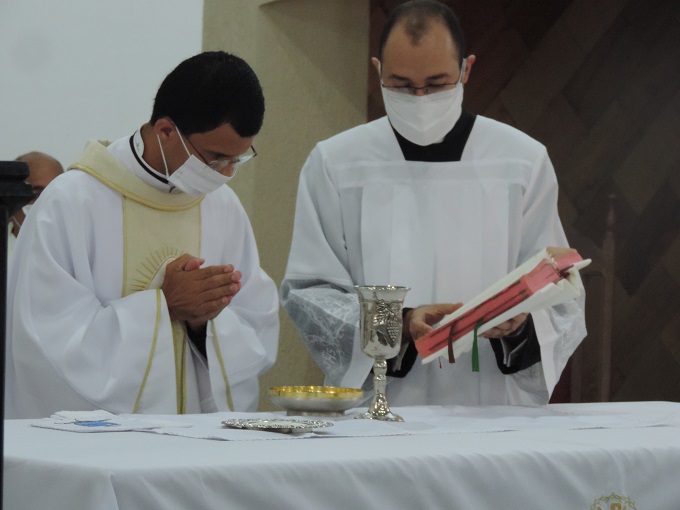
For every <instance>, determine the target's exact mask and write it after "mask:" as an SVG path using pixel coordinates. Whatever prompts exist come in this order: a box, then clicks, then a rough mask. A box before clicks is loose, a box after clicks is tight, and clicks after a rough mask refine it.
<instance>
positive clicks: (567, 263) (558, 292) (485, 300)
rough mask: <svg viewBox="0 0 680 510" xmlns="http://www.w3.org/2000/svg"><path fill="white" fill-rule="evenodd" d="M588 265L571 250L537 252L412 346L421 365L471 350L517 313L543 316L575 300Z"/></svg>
mask: <svg viewBox="0 0 680 510" xmlns="http://www.w3.org/2000/svg"><path fill="white" fill-rule="evenodd" d="M588 264H590V259H586V260H584V259H583V258H581V256H580V255H579V253H578V252H577V251H576V250H574V249H571V248H555V247H549V248H546V249H544V250H541V251H540V252H538V253H537V254H536V255H534V256H533V257H532V258H530V259H529V260H527V261H526V262H525V263H524V264H522V265H521V266H519V267H518V268H517V269H515V270H514V271H511V272H510V273H508V274H507V275H505V276H504V277H503V278H501V279H500V280H498V281H497V282H496V283H494V284H493V285H491V286H490V287H489V288H487V289H486V290H485V291H483V292H481V293H480V294H478V295H477V296H476V297H474V298H473V299H471V300H470V301H468V302H467V303H465V304H464V305H463V306H462V307H460V308H459V309H458V310H456V311H455V312H454V313H452V314H450V315H447V316H446V317H444V319H443V320H442V321H441V322H440V324H442V325H441V326H439V327H438V328H437V329H435V330H434V331H432V332H431V333H429V334H427V335H425V336H423V337H420V338H419V339H417V340H416V342H415V345H416V349H417V350H418V353H419V354H420V355H421V356H422V357H423V363H429V362H430V361H432V360H434V359H436V358H439V357H443V356H448V357H449V360H450V361H453V360H454V359H455V357H456V356H458V355H460V354H462V353H464V352H467V351H469V350H470V349H472V346H473V342H474V339H475V338H476V335H477V334H478V333H484V332H485V331H488V330H489V329H491V328H493V327H495V326H497V325H499V324H501V323H502V322H505V321H506V320H509V319H512V318H513V317H515V316H517V315H519V314H520V313H531V312H535V311H538V310H543V309H545V308H549V307H551V306H554V305H557V304H559V303H564V302H566V301H569V300H571V299H574V298H575V297H578V296H579V295H580V293H581V292H582V291H583V285H582V284H581V277H580V275H579V270H580V269H582V268H584V267H586V266H587V265H588Z"/></svg>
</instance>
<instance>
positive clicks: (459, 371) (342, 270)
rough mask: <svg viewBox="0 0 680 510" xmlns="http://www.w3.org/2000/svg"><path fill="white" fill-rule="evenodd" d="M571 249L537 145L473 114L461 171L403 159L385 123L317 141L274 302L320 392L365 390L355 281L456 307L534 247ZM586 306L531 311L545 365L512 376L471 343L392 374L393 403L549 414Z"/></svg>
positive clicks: (551, 176) (486, 347)
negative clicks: (537, 407) (305, 352)
mask: <svg viewBox="0 0 680 510" xmlns="http://www.w3.org/2000/svg"><path fill="white" fill-rule="evenodd" d="M547 246H567V240H566V239H565V235H564V231H563V229H562V226H561V224H560V221H559V217H558V214H557V181H556V177H555V173H554V169H553V167H552V164H551V162H550V160H549V158H548V155H547V151H546V149H545V147H544V146H543V145H541V144H540V143H538V142H536V141H535V140H533V139H531V138H530V137H528V136H527V135H525V134H523V133H521V132H520V131H518V130H516V129H514V128H512V127H510V126H507V125H504V124H501V123H498V122H496V121H493V120H491V119H488V118H484V117H481V116H478V117H477V119H476V121H475V123H474V127H473V129H472V132H471V133H470V136H469V139H468V141H467V144H466V145H465V149H464V151H463V153H462V157H461V161H458V162H445V163H426V162H410V161H405V159H404V156H403V154H402V151H401V149H400V147H399V144H398V142H397V139H396V137H395V135H394V133H393V131H392V128H391V126H390V124H389V122H388V120H387V118H386V117H383V118H381V119H378V120H376V121H374V122H371V123H368V124H365V125H362V126H358V127H356V128H353V129H350V130H348V131H345V132H343V133H340V134H339V135H336V136H334V137H333V138H330V139H329V140H326V141H324V142H321V143H319V144H318V145H317V146H316V147H315V148H314V149H313V150H312V152H311V154H310V155H309V158H308V159H307V162H306V163H305V166H304V168H303V169H302V173H301V175H300V184H299V189H298V197H297V206H296V213H295V225H294V233H293V241H292V246H291V251H290V257H289V260H288V266H287V269H286V275H285V278H284V281H283V283H282V288H281V298H282V304H283V306H284V307H285V308H286V310H287V311H288V313H289V314H290V315H291V317H292V319H293V320H294V322H295V323H296V324H297V326H298V327H299V329H300V330H301V333H302V335H303V337H304V340H305V342H306V344H307V346H308V348H309V350H310V352H311V354H312V356H313V357H314V358H315V360H316V361H317V363H318V364H319V366H320V367H321V369H322V370H323V371H324V373H325V374H326V384H329V385H336V386H349V387H361V386H362V385H364V383H365V382H366V378H367V375H368V373H369V371H370V368H371V366H372V361H373V360H372V359H371V358H369V357H368V356H366V355H365V354H363V353H362V352H361V349H360V343H359V339H358V327H357V326H358V317H359V309H358V304H357V303H358V302H357V299H356V296H355V295H354V291H353V286H354V285H364V284H365V285H385V284H391V285H404V286H408V287H410V288H411V290H410V291H409V293H408V294H407V295H406V300H405V303H404V306H406V307H416V306H418V305H423V304H431V303H453V302H465V301H467V300H469V299H471V298H472V297H474V296H475V295H477V294H478V293H479V292H480V291H482V290H484V289H485V288H486V287H488V286H489V285H490V284H492V283H494V282H495V281H496V280H498V279H499V278H500V277H502V276H504V275H505V274H507V273H508V272H509V271H511V270H513V269H514V268H516V267H517V266H518V265H520V264H521V263H522V262H524V261H525V260H526V259H528V258H530V257H531V256H533V255H534V254H535V253H537V252H538V251H539V250H540V249H543V248H545V247H547ZM583 308H584V298H580V299H579V300H578V302H576V301H572V302H568V303H566V304H563V305H559V306H556V307H553V308H552V309H549V310H546V311H543V312H539V313H535V314H532V315H533V320H534V326H535V329H536V333H537V336H538V340H539V344H540V348H541V359H542V362H541V363H537V364H535V365H533V366H531V367H529V368H528V369H526V370H522V371H520V372H517V373H516V374H513V375H503V374H502V373H501V371H500V370H499V369H498V367H497V364H496V359H495V356H494V353H493V350H492V348H491V346H490V343H489V342H488V341H486V340H484V339H480V342H479V355H480V356H479V357H480V360H479V366H480V371H479V372H472V370H471V360H470V353H467V354H465V355H462V356H460V358H459V359H457V360H456V363H454V364H452V365H449V364H448V363H447V362H445V361H444V360H442V363H441V366H440V363H439V362H436V361H435V362H433V363H430V364H427V365H422V364H421V363H420V358H419V359H418V360H417V361H416V364H415V366H414V367H413V368H412V369H411V371H410V372H409V373H408V375H406V377H405V378H403V379H396V378H391V380H390V383H389V386H388V399H389V402H390V404H392V405H394V406H398V405H411V404H463V405H474V404H528V405H532V404H544V403H547V402H548V399H549V396H550V393H551V392H552V389H553V387H554V386H555V384H556V382H557V380H558V379H559V377H560V374H561V372H562V370H563V369H564V366H565V364H566V362H567V360H568V359H569V357H570V356H571V354H572V353H573V352H574V350H575V349H576V347H577V346H578V344H579V343H580V342H581V340H582V339H583V338H584V336H585V320H584V313H583Z"/></svg>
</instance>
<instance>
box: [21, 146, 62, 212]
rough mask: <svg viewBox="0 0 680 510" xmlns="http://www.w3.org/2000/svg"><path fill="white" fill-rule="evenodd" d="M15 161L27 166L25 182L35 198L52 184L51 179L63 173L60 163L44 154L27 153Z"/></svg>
mask: <svg viewBox="0 0 680 510" xmlns="http://www.w3.org/2000/svg"><path fill="white" fill-rule="evenodd" d="M17 161H23V162H25V163H26V164H28V172H29V176H28V178H27V179H26V182H27V183H29V184H30V185H31V186H32V187H33V195H34V196H35V198H37V197H38V196H39V195H40V193H42V191H43V190H44V189H45V187H46V186H47V185H48V184H49V183H50V182H52V179H54V178H56V177H58V176H59V175H61V174H63V173H64V167H62V166H61V163H59V161H57V160H56V159H54V158H53V157H52V156H50V155H49V154H45V153H44V152H27V153H26V154H22V155H21V156H19V157H18V158H17ZM34 201H35V199H34Z"/></svg>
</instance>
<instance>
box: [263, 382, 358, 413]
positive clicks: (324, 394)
mask: <svg viewBox="0 0 680 510" xmlns="http://www.w3.org/2000/svg"><path fill="white" fill-rule="evenodd" d="M269 398H270V399H271V401H272V403H273V404H274V405H276V406H277V407H280V408H282V409H285V410H286V411H287V414H288V416H342V415H343V414H344V412H345V411H346V410H348V409H352V408H353V407H356V406H357V405H359V403H361V401H362V400H363V398H364V391H363V390H361V389H358V388H337V387H334V386H277V387H273V388H269Z"/></svg>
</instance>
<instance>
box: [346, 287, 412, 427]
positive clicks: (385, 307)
mask: <svg viewBox="0 0 680 510" xmlns="http://www.w3.org/2000/svg"><path fill="white" fill-rule="evenodd" d="M354 289H355V290H356V292H357V294H358V295H359V306H360V310H361V313H360V318H359V334H360V340H361V350H362V351H363V352H364V353H365V354H366V355H368V356H370V357H371V358H373V359H374V360H375V361H374V362H373V400H372V401H371V404H370V406H369V408H368V412H366V413H363V414H360V415H359V416H357V418H365V419H370V420H382V421H404V420H403V418H402V417H401V416H398V415H396V414H394V413H392V411H390V406H389V405H388V404H387V397H386V396H385V390H386V387H387V375H386V374H387V360H388V359H391V358H394V357H395V356H396V355H397V354H399V349H400V348H401V330H402V326H403V321H402V315H401V314H402V309H403V305H404V297H405V296H406V293H407V292H408V291H409V290H410V289H409V288H408V287H397V286H393V285H357V286H356V287H354Z"/></svg>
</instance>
